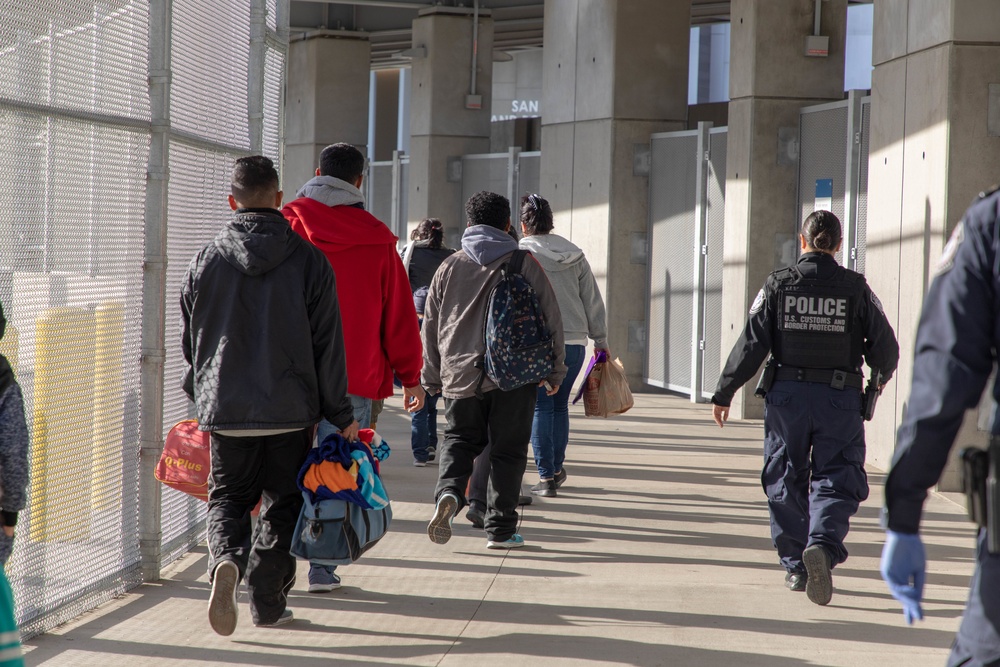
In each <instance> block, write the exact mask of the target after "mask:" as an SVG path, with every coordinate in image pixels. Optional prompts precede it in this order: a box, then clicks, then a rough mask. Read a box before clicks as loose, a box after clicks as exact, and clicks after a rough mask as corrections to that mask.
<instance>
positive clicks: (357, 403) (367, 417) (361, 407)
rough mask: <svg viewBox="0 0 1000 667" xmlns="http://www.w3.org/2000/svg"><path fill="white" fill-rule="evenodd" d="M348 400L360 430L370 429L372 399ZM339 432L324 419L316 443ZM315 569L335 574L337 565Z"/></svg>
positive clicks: (348, 396)
mask: <svg viewBox="0 0 1000 667" xmlns="http://www.w3.org/2000/svg"><path fill="white" fill-rule="evenodd" d="M347 398H349V399H351V407H352V408H354V419H355V420H357V422H358V426H359V427H360V428H368V427H369V426H370V425H371V421H372V399H370V398H363V397H361V396H355V395H354V394H348V395H347ZM337 432H338V429H337V427H336V426H334V425H333V424H331V423H330V422H328V421H327V420H325V419H324V420H323V421H321V422H320V423H319V426H318V427H317V428H316V442H317V443H320V442H323V439H324V438H326V436H328V435H330V434H332V433H337ZM314 567H320V568H324V569H326V570H328V571H329V572H333V571H334V570H336V569H337V566H336V565H317V564H316V563H309V568H310V569H312V568H314Z"/></svg>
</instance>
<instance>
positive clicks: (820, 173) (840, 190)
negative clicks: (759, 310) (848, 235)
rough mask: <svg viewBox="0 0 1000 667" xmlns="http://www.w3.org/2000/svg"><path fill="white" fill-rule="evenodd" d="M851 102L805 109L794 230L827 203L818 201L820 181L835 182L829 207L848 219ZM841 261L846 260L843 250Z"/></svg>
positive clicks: (839, 258)
mask: <svg viewBox="0 0 1000 667" xmlns="http://www.w3.org/2000/svg"><path fill="white" fill-rule="evenodd" d="M847 115H848V114H847V102H838V103H836V105H823V106H822V107H819V108H816V107H813V108H807V109H803V110H802V114H801V116H800V126H799V216H798V219H797V220H796V221H795V227H794V229H792V230H790V231H792V232H794V233H798V228H799V226H800V225H801V224H802V221H803V220H805V218H806V216H807V215H809V214H810V213H812V212H813V211H815V210H816V209H817V208H826V202H822V201H820V202H817V195H816V193H817V182H818V181H822V180H830V181H832V182H833V196H832V199H831V201H830V207H829V210H831V211H832V212H833V213H834V215H836V216H837V217H838V218H839V219H840V220H843V219H844V206H845V204H844V201H845V200H844V197H845V194H844V190H845V188H844V176H845V174H846V173H847V146H846V144H845V142H846V141H847ZM837 261H838V262H841V263H843V257H842V253H837Z"/></svg>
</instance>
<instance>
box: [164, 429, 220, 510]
mask: <svg viewBox="0 0 1000 667" xmlns="http://www.w3.org/2000/svg"><path fill="white" fill-rule="evenodd" d="M210 438H211V434H210V433H209V432H208V431H199V430H198V422H197V421H196V420H194V419H187V420H185V421H182V422H178V423H177V424H174V426H173V428H171V429H170V431H169V432H168V433H167V439H166V442H164V443H163V453H162V454H161V455H160V461H159V463H157V464H156V472H155V476H156V479H157V480H158V481H160V482H163V483H164V484H166V485H167V486H169V487H170V488H172V489H177V490H178V491H182V492H184V493H186V494H188V495H189V496H194V497H195V498H197V499H199V500H204V501H208V473H209V470H210V469H211V467H212V452H211V449H210V445H209V442H210Z"/></svg>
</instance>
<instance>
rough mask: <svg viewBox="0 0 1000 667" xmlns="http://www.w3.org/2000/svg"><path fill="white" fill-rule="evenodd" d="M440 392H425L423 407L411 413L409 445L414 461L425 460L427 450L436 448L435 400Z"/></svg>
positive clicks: (439, 396) (436, 400) (439, 395)
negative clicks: (431, 393)
mask: <svg viewBox="0 0 1000 667" xmlns="http://www.w3.org/2000/svg"><path fill="white" fill-rule="evenodd" d="M439 398H441V394H434V395H433V396H431V395H430V394H427V397H426V398H425V399H424V407H422V408H420V409H419V410H417V411H416V412H414V413H413V417H412V418H411V420H410V447H411V448H412V449H413V460H414V461H424V462H426V461H427V450H428V448H430V447H434V448H435V449H436V448H437V443H438V437H437V402H438V399H439Z"/></svg>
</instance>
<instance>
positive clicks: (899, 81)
mask: <svg viewBox="0 0 1000 667" xmlns="http://www.w3.org/2000/svg"><path fill="white" fill-rule="evenodd" d="M874 27H875V34H874V54H873V56H874V57H873V63H874V65H875V72H874V74H873V76H872V117H871V153H870V160H869V177H868V178H869V180H868V192H869V195H868V197H869V198H868V259H867V266H868V267H869V268H868V272H867V274H868V281H869V283H870V284H871V285H872V288H873V289H875V291H876V292H877V293H878V295H879V297H880V298H881V299H882V303H883V304H884V305H885V310H886V314H887V315H888V316H889V320H890V322H891V323H892V325H893V328H894V329H895V331H896V335H897V337H898V338H899V343H900V359H901V363H900V368H899V371H898V372H897V374H896V376H895V380H894V381H893V382H892V383H891V384H889V386H888V387H886V390H885V392H884V394H883V397H882V400H881V401H880V402H879V406H878V413H877V414H876V417H875V420H874V421H873V422H872V423H871V424H870V425H869V430H868V433H869V459H870V460H873V461H874V462H875V464H876V465H879V466H880V467H883V468H885V467H887V466H888V464H889V462H890V461H891V457H892V451H893V448H894V445H895V430H896V427H897V426H898V424H899V422H900V420H901V419H902V416H903V412H904V410H905V406H906V401H907V399H908V396H909V392H910V382H911V379H912V363H911V361H912V359H913V351H914V350H913V339H914V334H915V333H916V326H917V320H918V318H919V315H920V308H921V305H922V303H923V298H924V295H925V294H926V292H927V287H928V285H929V283H930V281H931V280H932V279H933V270H934V264H935V262H936V260H937V258H938V257H939V256H940V254H941V250H942V248H943V246H944V243H945V242H946V240H947V238H948V236H949V235H950V234H951V231H952V229H954V227H955V225H956V224H957V223H958V221H959V220H960V219H961V216H962V214H963V212H964V211H965V209H966V208H967V207H968V205H969V204H970V203H971V202H972V200H973V199H974V198H975V196H976V194H977V193H978V192H979V191H981V190H983V189H985V188H987V187H989V186H990V185H991V184H992V183H996V181H997V178H998V174H1000V4H998V3H996V2H993V1H992V0H880V1H879V2H877V3H875V26H874ZM976 417H977V415H976V414H975V412H973V413H970V415H969V418H968V419H967V420H966V425H965V427H964V428H963V431H962V432H961V433H960V434H959V440H960V441H961V442H963V443H966V444H975V443H977V442H979V443H984V442H985V438H984V437H983V435H984V434H983V433H982V432H981V431H979V429H977V425H976ZM983 426H984V427H985V423H984V424H983ZM873 435H874V436H875V437H873ZM873 441H874V442H875V443H877V446H876V447H873V446H872V444H871V443H872V442H873ZM956 483H957V479H956V476H955V467H954V465H952V466H950V467H949V470H948V471H946V473H945V477H944V478H942V487H944V488H947V489H954V488H955V485H956Z"/></svg>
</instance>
